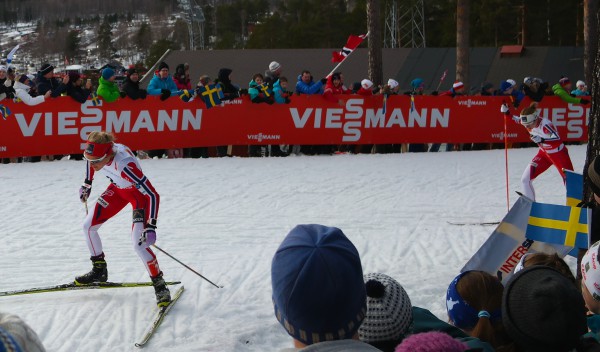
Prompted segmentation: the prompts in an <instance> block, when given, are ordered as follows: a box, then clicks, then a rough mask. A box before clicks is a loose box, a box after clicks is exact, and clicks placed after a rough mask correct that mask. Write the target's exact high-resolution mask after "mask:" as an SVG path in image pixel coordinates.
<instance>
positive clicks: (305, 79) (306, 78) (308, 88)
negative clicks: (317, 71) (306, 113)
mask: <svg viewBox="0 0 600 352" xmlns="http://www.w3.org/2000/svg"><path fill="white" fill-rule="evenodd" d="M325 83H327V78H321V80H319V81H316V82H315V81H313V76H312V74H311V73H310V71H308V70H304V71H302V73H301V74H300V75H298V82H296V93H297V94H322V93H323V86H324V85H325Z"/></svg>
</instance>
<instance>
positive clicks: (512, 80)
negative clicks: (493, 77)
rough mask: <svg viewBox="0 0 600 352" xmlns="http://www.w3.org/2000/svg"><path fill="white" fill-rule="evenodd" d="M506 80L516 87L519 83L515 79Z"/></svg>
mask: <svg viewBox="0 0 600 352" xmlns="http://www.w3.org/2000/svg"><path fill="white" fill-rule="evenodd" d="M506 82H508V83H510V85H511V87H515V86H516V85H517V82H515V80H514V79H510V78H509V79H507V80H506Z"/></svg>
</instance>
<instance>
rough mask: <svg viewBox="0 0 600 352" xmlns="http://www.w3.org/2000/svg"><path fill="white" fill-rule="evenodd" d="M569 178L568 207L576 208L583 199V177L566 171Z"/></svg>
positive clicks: (567, 184)
mask: <svg viewBox="0 0 600 352" xmlns="http://www.w3.org/2000/svg"><path fill="white" fill-rule="evenodd" d="M564 172H565V175H566V176H567V181H566V187H567V205H568V206H571V207H576V206H577V204H579V203H580V202H581V200H582V199H583V175H582V174H578V173H576V172H574V171H571V170H564Z"/></svg>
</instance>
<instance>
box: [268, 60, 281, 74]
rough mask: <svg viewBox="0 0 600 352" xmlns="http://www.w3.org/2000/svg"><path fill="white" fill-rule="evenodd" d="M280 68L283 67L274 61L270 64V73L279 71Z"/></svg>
mask: <svg viewBox="0 0 600 352" xmlns="http://www.w3.org/2000/svg"><path fill="white" fill-rule="evenodd" d="M280 68H281V65H280V64H279V62H277V61H272V62H271V63H270V64H269V71H271V72H275V71H277V70H279V69H280Z"/></svg>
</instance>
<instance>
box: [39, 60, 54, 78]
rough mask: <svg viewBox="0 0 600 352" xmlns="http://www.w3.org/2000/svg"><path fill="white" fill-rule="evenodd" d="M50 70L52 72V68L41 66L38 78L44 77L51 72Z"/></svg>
mask: <svg viewBox="0 0 600 352" xmlns="http://www.w3.org/2000/svg"><path fill="white" fill-rule="evenodd" d="M52 70H54V66H52V65H50V64H48V63H45V64H43V65H42V68H40V76H44V75H46V74H48V73H50V72H52Z"/></svg>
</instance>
